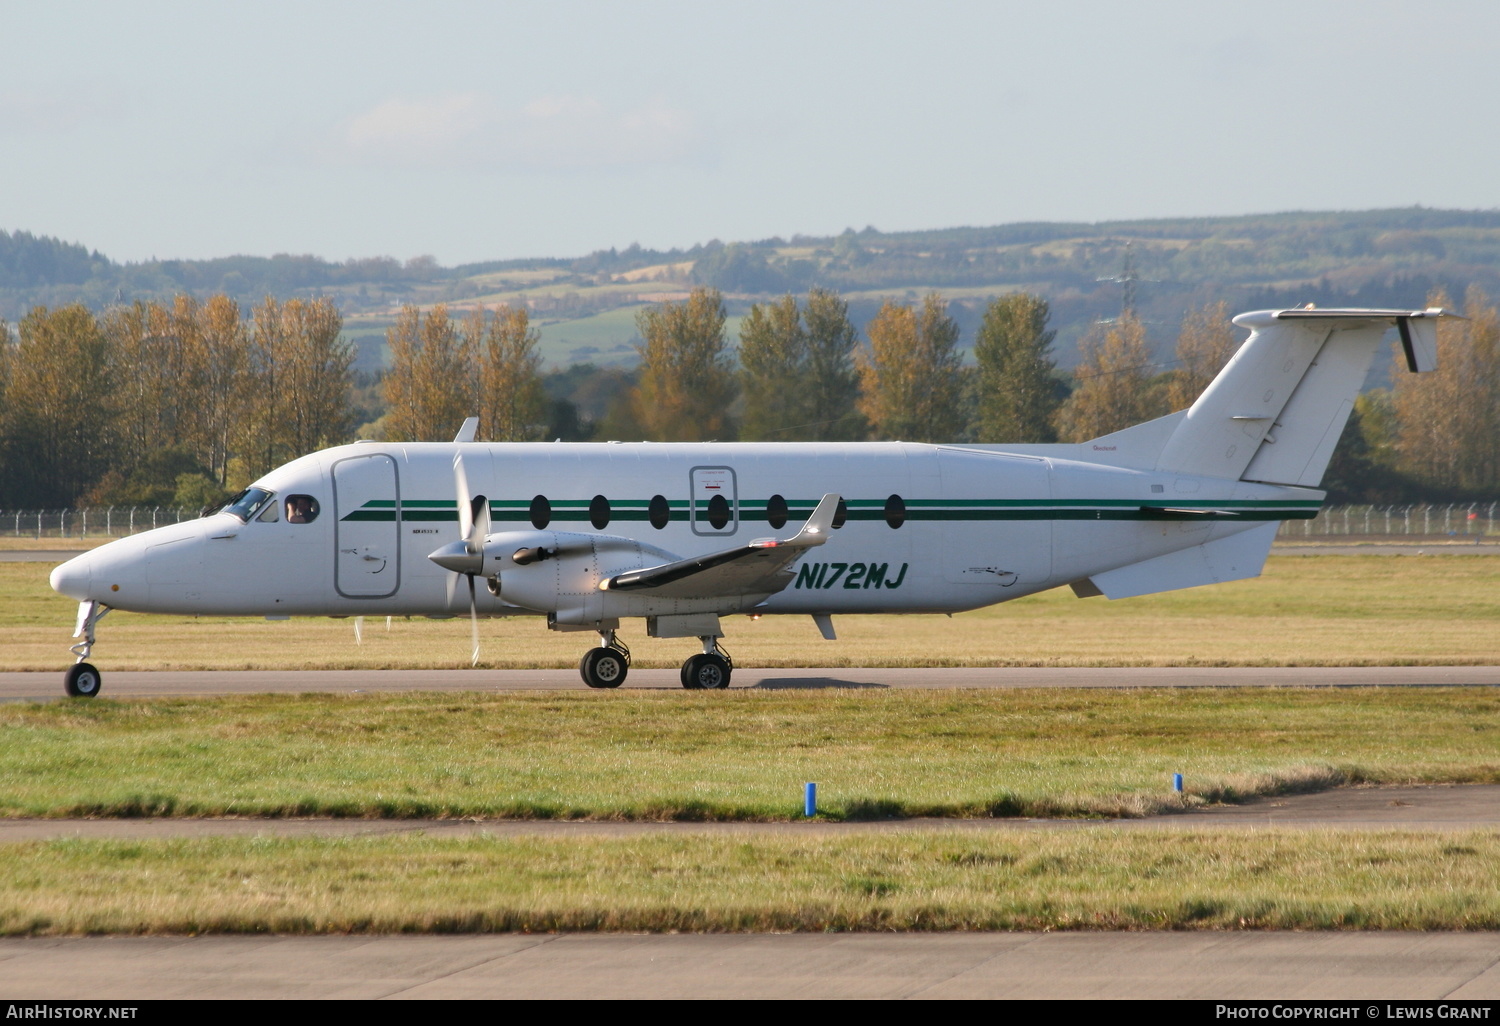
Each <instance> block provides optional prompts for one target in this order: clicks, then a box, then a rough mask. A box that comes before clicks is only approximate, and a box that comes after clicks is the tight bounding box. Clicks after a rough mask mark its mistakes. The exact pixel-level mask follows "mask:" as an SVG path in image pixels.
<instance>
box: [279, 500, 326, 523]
mask: <svg viewBox="0 0 1500 1026" xmlns="http://www.w3.org/2000/svg"><path fill="white" fill-rule="evenodd" d="M319 512H320V510H319V509H318V500H317V499H314V498H313V497H312V496H311V495H288V496H287V497H286V522H287V523H289V524H310V523H312V522H313V521H314V520H316V519H318V513H319Z"/></svg>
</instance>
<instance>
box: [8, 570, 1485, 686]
mask: <svg viewBox="0 0 1500 1026" xmlns="http://www.w3.org/2000/svg"><path fill="white" fill-rule="evenodd" d="M50 569H51V568H50V567H49V566H48V565H46V564H38V563H0V639H3V644H0V670H55V669H57V668H58V667H59V666H61V665H64V664H65V663H66V661H67V657H66V648H67V644H68V641H67V634H68V632H69V631H70V630H71V628H72V624H73V620H74V616H75V614H76V610H77V607H76V604H75V603H73V602H71V601H69V600H67V599H64V598H62V597H61V596H58V595H56V594H55V593H53V592H52V591H51V590H50V589H49V588H48V587H47V574H48V572H49V571H50ZM835 623H836V625H837V627H838V631H839V641H837V642H826V641H823V640H822V639H821V638H820V637H819V636H818V633H817V630H816V629H815V628H814V627H813V625H812V623H811V620H810V619H809V618H807V617H801V616H797V617H766V618H764V619H761V620H758V621H751V620H749V619H747V618H740V617H735V618H730V619H727V620H726V621H725V626H726V630H727V631H728V635H729V636H728V637H727V638H726V640H725V644H726V645H727V646H728V647H729V649H730V650H731V651H732V652H733V653H734V656H735V659H736V661H737V662H738V663H739V664H740V665H742V666H756V667H780V666H833V667H837V666H954V665H958V666H974V665H979V666H1007V665H1024V666H1281V665H1293V666H1370V665H1455V664H1459V665H1462V664H1468V665H1482V664H1493V663H1500V556H1468V557H1464V558H1462V559H1456V558H1436V557H1434V558H1418V557H1385V556H1369V557H1365V556H1324V557H1319V556H1298V557H1272V559H1271V560H1270V562H1269V563H1268V565H1267V570H1266V574H1265V576H1263V577H1261V578H1259V579H1256V580H1250V581H1238V582H1234V583H1231V584H1222V585H1216V586H1213V587H1208V588H1194V589H1190V590H1188V591H1179V592H1169V593H1166V594H1162V595H1151V596H1145V597H1142V598H1136V599H1126V600H1124V601H1120V602H1109V601H1107V600H1105V599H1102V598H1094V599H1086V600H1079V599H1076V598H1074V597H1073V595H1072V593H1071V592H1069V591H1068V590H1067V589H1059V590H1054V591H1051V592H1047V593H1045V594H1042V595H1035V596H1031V597H1029V598H1025V599H1020V600H1018V601H1015V602H1008V603H1005V604H1003V605H999V606H994V607H991V608H989V609H983V610H978V611H975V612H972V613H964V614H960V615H958V616H955V617H952V618H948V617H943V616H905V617H898V616H845V617H836V618H835ZM481 626H482V637H483V644H484V650H483V656H482V663H481V665H486V666H494V667H571V666H576V665H577V662H578V657H579V655H580V654H581V653H582V651H583V649H584V648H585V647H586V646H587V644H588V642H587V640H586V639H584V638H583V637H582V636H580V635H572V634H561V635H559V634H552V633H549V632H548V631H547V630H546V629H545V626H544V625H543V624H542V623H541V621H540V619H539V618H536V617H518V618H514V619H497V620H489V621H486V622H485V623H484V624H482V625H481ZM641 633H643V632H642V630H641V626H640V622H639V621H631V622H629V623H628V624H627V625H626V630H625V632H624V637H625V638H626V640H627V641H628V642H629V643H630V645H631V646H632V648H633V649H634V652H635V656H636V665H638V666H642V667H676V666H677V665H678V664H679V663H680V662H681V661H682V659H683V658H684V657H685V655H686V654H687V651H688V648H689V647H690V646H686V643H685V642H683V641H681V640H673V641H658V640H651V639H647V638H643V637H641ZM96 655H97V656H98V660H97V661H98V662H99V663H100V665H101V667H102V668H104V669H105V671H106V672H108V671H109V670H111V669H121V670H148V669H339V668H370V669H380V668H443V667H466V666H468V662H469V628H468V623H467V622H466V621H465V620H462V619H457V620H444V621H429V620H421V619H418V620H406V619H400V618H398V619H396V620H395V621H393V623H392V625H391V628H390V630H389V631H387V630H386V625H385V621H384V619H383V618H381V619H370V620H366V621H365V624H364V644H362V645H356V644H355V640H354V630H353V622H352V621H350V620H327V619H300V620H292V621H288V622H278V623H267V622H266V621H264V620H249V619H221V618H192V617H163V616H144V615H139V614H132V613H113V614H111V616H110V617H109V619H107V620H105V621H104V622H103V624H102V625H101V627H100V642H99V647H98V649H97V651H96Z"/></svg>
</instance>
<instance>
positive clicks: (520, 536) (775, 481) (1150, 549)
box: [52, 306, 1446, 695]
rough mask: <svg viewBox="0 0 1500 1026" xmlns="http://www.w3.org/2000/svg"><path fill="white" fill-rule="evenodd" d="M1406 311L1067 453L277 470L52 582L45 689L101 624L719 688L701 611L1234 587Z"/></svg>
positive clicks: (723, 454)
mask: <svg viewBox="0 0 1500 1026" xmlns="http://www.w3.org/2000/svg"><path fill="white" fill-rule="evenodd" d="M1445 315H1446V311H1443V310H1439V309H1428V310H1342V309H1314V308H1312V307H1311V306H1309V307H1306V308H1300V309H1292V310H1266V311H1259V312H1255V313H1247V314H1242V315H1240V316H1239V317H1236V318H1235V323H1236V324H1238V325H1240V326H1242V327H1246V328H1249V329H1250V331H1251V334H1250V337H1249V339H1248V340H1247V341H1246V342H1245V343H1244V344H1243V345H1242V346H1241V347H1240V349H1239V351H1238V352H1237V353H1236V354H1235V355H1234V357H1233V358H1232V359H1231V360H1230V361H1229V363H1228V365H1227V366H1226V367H1225V368H1224V370H1223V371H1222V372H1220V374H1219V375H1218V376H1217V377H1216V378H1215V379H1214V380H1213V382H1212V383H1211V384H1210V385H1209V386H1208V388H1207V389H1206V390H1205V391H1204V393H1203V395H1202V396H1201V397H1200V398H1199V399H1198V401H1197V402H1195V403H1194V404H1193V405H1192V407H1191V408H1189V409H1187V410H1184V411H1180V412H1177V413H1173V414H1171V415H1169V416H1166V417H1162V418H1159V419H1157V420H1153V421H1148V422H1146V423H1144V424H1138V425H1136V426H1134V427H1131V428H1127V429H1125V430H1123V431H1118V432H1116V433H1114V434H1110V435H1105V436H1103V437H1100V438H1095V439H1093V440H1091V441H1088V442H1083V443H1080V444H1056V445H919V444H912V443H907V442H867V443H791V444H771V443H733V444H718V443H670V444H653V443H646V442H641V443H634V444H619V443H614V442H610V443H598V444H596V443H561V442H554V443H524V444H487V443H480V442H475V441H473V440H472V439H473V436H474V423H475V422H474V421H473V420H471V421H469V422H468V423H466V424H465V426H464V430H463V431H461V432H460V433H459V437H458V438H457V439H455V440H454V441H453V442H450V443H398V442H360V443H355V444H353V445H341V446H337V447H334V448H331V449H325V450H323V451H321V452H316V453H313V454H311V455H308V456H303V457H302V458H300V459H297V460H294V461H292V462H291V463H288V464H286V465H285V466H283V467H280V468H278V469H276V470H273V471H272V472H270V473H269V474H267V475H265V477H263V478H261V479H260V480H258V481H256V482H255V483H254V484H253V485H252V486H251V487H249V488H247V489H245V490H244V491H243V492H241V493H240V494H239V495H238V496H237V497H235V498H234V499H233V500H232V501H230V502H229V503H228V504H227V505H225V506H224V507H222V508H221V509H219V510H217V511H216V512H213V513H211V514H209V515H207V516H205V517H203V518H202V519H199V520H196V521H192V522H188V523H181V524H174V525H171V526H168V527H162V528H158V529H156V530H153V531H148V532H146V533H144V534H139V535H135V536H133V537H129V538H123V539H120V540H119V541H114V542H111V543H109V544H107V545H104V546H101V547H100V548H97V549H95V550H93V551H91V552H88V553H84V554H82V555H79V556H77V557H75V558H73V559H71V560H69V561H68V562H66V563H63V564H62V565H61V566H59V567H57V569H56V570H54V571H53V573H52V587H53V588H55V589H56V590H57V591H59V592H61V593H62V594H64V595H67V596H69V597H71V598H75V599H77V600H78V601H79V603H80V605H79V611H78V621H77V627H76V630H75V632H74V636H75V637H81V638H82V639H83V640H82V641H81V642H80V643H79V644H77V645H75V646H74V647H73V652H74V654H75V655H76V656H77V657H78V661H77V663H76V664H75V665H74V666H73V667H72V668H71V669H70V670H69V671H68V673H67V676H66V681H65V683H66V690H67V692H68V694H70V695H96V694H98V693H99V689H100V681H101V678H100V674H99V671H98V670H96V669H95V668H94V667H93V666H92V665H90V664H89V663H88V662H87V660H88V658H89V656H90V653H91V652H92V649H93V646H94V641H95V627H96V625H97V624H98V622H99V619H100V617H102V616H103V615H104V614H105V613H107V612H108V611H109V610H111V609H124V610H131V611H136V612H152V613H179V614H198V613H202V614H213V615H230V616H265V617H268V618H271V619H284V618H287V617H291V616H372V615H400V616H409V615H425V616H438V617H441V616H452V615H455V614H462V613H465V612H467V613H468V614H469V616H470V617H471V619H472V620H473V622H474V631H475V651H476V659H477V651H478V633H477V632H478V623H477V622H478V618H479V617H480V616H501V615H503V616H516V615H524V614H535V615H537V616H539V617H541V616H545V617H546V622H547V626H548V627H549V628H551V629H553V630H559V631H583V632H597V634H598V637H599V643H598V645H597V646H596V647H594V648H591V649H590V650H589V651H588V652H587V653H586V654H585V655H584V656H583V660H582V662H581V664H580V667H579V668H580V671H581V673H582V675H583V679H584V681H585V682H586V683H587V684H588V685H589V686H590V687H596V688H612V687H618V686H619V685H620V684H621V683H622V682H623V681H624V680H625V677H626V673H627V670H628V668H629V665H630V654H629V649H628V648H627V647H626V646H625V644H624V643H623V642H622V641H621V639H620V637H619V635H618V634H617V633H616V632H617V630H618V629H619V626H620V622H621V621H622V620H624V619H627V618H631V617H641V618H644V619H645V621H646V633H647V634H648V635H649V636H651V637H656V638H696V639H698V641H699V642H700V643H701V647H702V650H701V652H698V653H696V654H694V655H693V656H692V657H691V658H689V659H688V660H687V661H686V662H685V663H684V664H683V667H682V683H683V686H684V687H688V688H723V687H727V686H728V685H729V680H730V673H731V669H732V663H731V662H730V659H729V657H728V655H727V654H726V653H725V651H724V650H723V649H722V648H721V647H720V645H719V639H720V638H721V637H723V634H724V631H723V627H722V621H723V618H724V617H725V616H729V615H731V614H736V613H744V614H750V615H752V616H753V615H759V614H767V615H769V614H801V615H804V616H811V617H812V618H813V620H814V621H815V622H816V624H817V626H818V628H819V629H820V630H821V632H822V634H823V636H824V637H825V638H829V639H832V638H833V637H834V628H833V620H832V617H833V616H834V615H835V614H846V613H955V612H959V611H961V610H967V609H975V608H978V607H980V606H987V605H991V604H993V603H996V602H1003V601H1006V600H1007V599H1013V598H1019V597H1021V596H1023V595H1030V594H1033V593H1035V592H1039V591H1043V590H1045V589H1048V588H1054V587H1057V586H1059V585H1064V584H1066V585H1070V586H1071V587H1072V589H1073V591H1074V592H1075V593H1076V594H1077V595H1079V596H1080V597H1086V596H1095V595H1104V596H1107V597H1109V598H1112V599H1116V598H1125V597H1128V596H1133V595H1145V594H1149V593H1151V592H1159V591H1168V590H1171V589H1174V588H1189V587H1193V586H1195V585H1200V584H1212V583H1216V582H1221V581H1233V580H1238V579H1240V578H1245V577H1253V576H1256V575H1258V574H1259V573H1260V570H1261V567H1262V566H1263V564H1264V562H1265V559H1266V555H1267V553H1268V551H1269V549H1270V546H1271V540H1272V537H1273V536H1274V535H1275V533H1276V529H1277V527H1278V525H1279V524H1280V522H1281V521H1283V520H1287V519H1295V518H1307V517H1313V516H1316V515H1317V511H1318V508H1319V506H1320V504H1321V502H1322V499H1323V494H1324V493H1323V492H1321V491H1318V490H1317V486H1318V484H1319V483H1320V482H1321V480H1322V477H1323V472H1324V469H1325V468H1326V467H1327V465H1328V461H1329V458H1330V456H1331V455H1332V453H1333V448H1334V444H1335V443H1336V442H1337V441H1338V438H1339V434H1340V432H1341V431H1342V430H1343V427H1344V424H1345V422H1346V420H1347V419H1348V417H1349V411H1350V409H1351V408H1352V406H1353V403H1354V399H1355V397H1356V395H1357V394H1358V392H1359V389H1360V386H1361V385H1362V383H1363V382H1364V380H1365V375H1366V373H1367V372H1368V370H1369V368H1370V365H1371V361H1372V359H1373V358H1374V355H1375V353H1376V351H1377V350H1378V349H1379V347H1380V341H1381V338H1382V337H1383V335H1384V333H1385V331H1386V330H1387V328H1389V327H1390V325H1391V324H1393V323H1394V325H1395V326H1396V328H1397V330H1398V332H1399V334H1400V339H1401V344H1402V346H1403V347H1404V349H1405V353H1406V360H1407V365H1408V367H1409V368H1410V369H1411V370H1413V371H1423V370H1431V369H1432V368H1433V366H1434V365H1435V362H1436V351H1437V347H1436V338H1437V319H1438V318H1439V317H1442V316H1445Z"/></svg>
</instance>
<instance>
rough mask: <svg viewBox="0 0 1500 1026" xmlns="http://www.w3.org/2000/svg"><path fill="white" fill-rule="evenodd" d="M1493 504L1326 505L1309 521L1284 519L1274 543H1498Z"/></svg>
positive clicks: (1498, 529) (1499, 536)
mask: <svg viewBox="0 0 1500 1026" xmlns="http://www.w3.org/2000/svg"><path fill="white" fill-rule="evenodd" d="M1497 509H1500V503H1496V502H1454V503H1426V502H1424V503H1418V504H1416V505H1412V506H1325V507H1323V509H1322V510H1320V511H1319V513H1318V515H1317V516H1316V517H1314V518H1313V519H1311V520H1283V521H1282V522H1281V530H1279V531H1277V532H1276V539H1277V541H1296V540H1299V539H1303V538H1397V539H1399V538H1404V537H1412V538H1434V539H1442V538H1448V539H1451V540H1454V541H1472V542H1481V541H1484V540H1485V539H1489V540H1492V541H1497V542H1500V533H1497V531H1500V527H1497V524H1496V520H1495V517H1496V512H1497Z"/></svg>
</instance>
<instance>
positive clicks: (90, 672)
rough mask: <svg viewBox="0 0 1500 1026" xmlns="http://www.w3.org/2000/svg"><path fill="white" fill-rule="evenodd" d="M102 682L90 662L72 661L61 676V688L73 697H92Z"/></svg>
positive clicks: (97, 691)
mask: <svg viewBox="0 0 1500 1026" xmlns="http://www.w3.org/2000/svg"><path fill="white" fill-rule="evenodd" d="M103 684H104V682H103V680H102V679H101V678H100V676H99V671H98V670H96V669H94V666H93V664H92V663H74V664H73V665H72V666H70V667H68V672H67V674H66V675H65V676H64V677H63V690H64V691H66V692H67V693H68V694H69V695H70V696H72V697H73V698H93V697H94V696H95V695H97V694H98V693H99V689H100V688H101V687H102V686H103Z"/></svg>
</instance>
